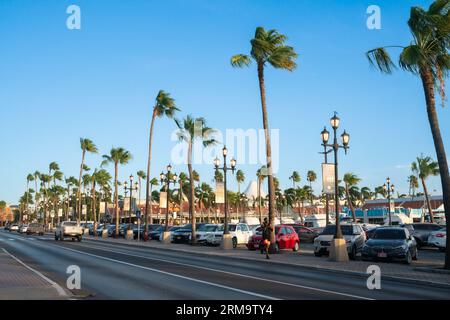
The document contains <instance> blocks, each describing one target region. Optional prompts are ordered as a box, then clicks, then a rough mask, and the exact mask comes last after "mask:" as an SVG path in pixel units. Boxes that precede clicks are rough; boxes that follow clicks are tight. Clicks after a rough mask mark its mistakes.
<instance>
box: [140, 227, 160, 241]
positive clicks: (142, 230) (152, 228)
mask: <svg viewBox="0 0 450 320" xmlns="http://www.w3.org/2000/svg"><path fill="white" fill-rule="evenodd" d="M159 227H161V225H160V224H149V225H148V233H149V239H150V233H151V232H152V231H154V230H156V229H158V228H159ZM138 229H139V237H140V238H141V239H143V238H144V231H145V224H141V225H140V226H139V227H138V225H134V227H133V237H134V239H135V240H136V239H137V238H138Z"/></svg>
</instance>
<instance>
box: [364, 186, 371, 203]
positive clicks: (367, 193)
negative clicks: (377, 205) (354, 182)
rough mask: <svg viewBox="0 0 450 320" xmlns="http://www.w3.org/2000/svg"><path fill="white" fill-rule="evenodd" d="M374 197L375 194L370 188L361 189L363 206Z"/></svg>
mask: <svg viewBox="0 0 450 320" xmlns="http://www.w3.org/2000/svg"><path fill="white" fill-rule="evenodd" d="M372 196H373V194H372V191H371V190H370V188H369V187H362V188H361V200H362V203H363V204H365V203H366V201H367V200H370V199H372Z"/></svg>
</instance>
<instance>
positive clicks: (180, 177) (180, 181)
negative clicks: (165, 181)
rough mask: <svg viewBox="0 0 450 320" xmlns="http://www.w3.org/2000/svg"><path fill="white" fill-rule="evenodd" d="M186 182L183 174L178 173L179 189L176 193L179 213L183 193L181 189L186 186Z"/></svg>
mask: <svg viewBox="0 0 450 320" xmlns="http://www.w3.org/2000/svg"><path fill="white" fill-rule="evenodd" d="M187 181H188V176H187V174H186V173H185V172H180V174H179V175H178V183H179V185H180V189H179V191H178V201H179V203H180V213H181V212H182V210H183V199H184V198H183V194H184V193H185V192H184V190H183V188H184V187H185V186H186V183H187Z"/></svg>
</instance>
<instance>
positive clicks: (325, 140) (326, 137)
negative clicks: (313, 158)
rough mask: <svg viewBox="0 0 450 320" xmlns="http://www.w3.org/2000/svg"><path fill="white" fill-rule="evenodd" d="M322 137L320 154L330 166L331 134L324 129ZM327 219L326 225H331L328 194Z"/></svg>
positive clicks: (326, 200)
mask: <svg viewBox="0 0 450 320" xmlns="http://www.w3.org/2000/svg"><path fill="white" fill-rule="evenodd" d="M320 136H321V137H322V146H323V152H319V153H320V154H323V155H324V157H325V162H324V163H325V164H328V154H329V153H331V152H332V151H333V149H331V148H330V149H328V146H327V143H328V140H329V139H330V133H329V132H328V130H327V128H326V127H324V128H323V131H322V132H321V133H320ZM325 219H326V224H327V225H329V224H330V195H329V194H328V193H326V194H325Z"/></svg>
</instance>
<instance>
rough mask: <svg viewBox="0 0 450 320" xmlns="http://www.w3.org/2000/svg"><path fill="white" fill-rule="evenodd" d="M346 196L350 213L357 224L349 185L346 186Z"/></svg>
mask: <svg viewBox="0 0 450 320" xmlns="http://www.w3.org/2000/svg"><path fill="white" fill-rule="evenodd" d="M345 195H346V197H347V202H348V206H349V207H350V211H351V213H352V219H353V222H356V213H355V208H354V207H353V203H352V200H351V199H350V191H349V190H348V184H345Z"/></svg>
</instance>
